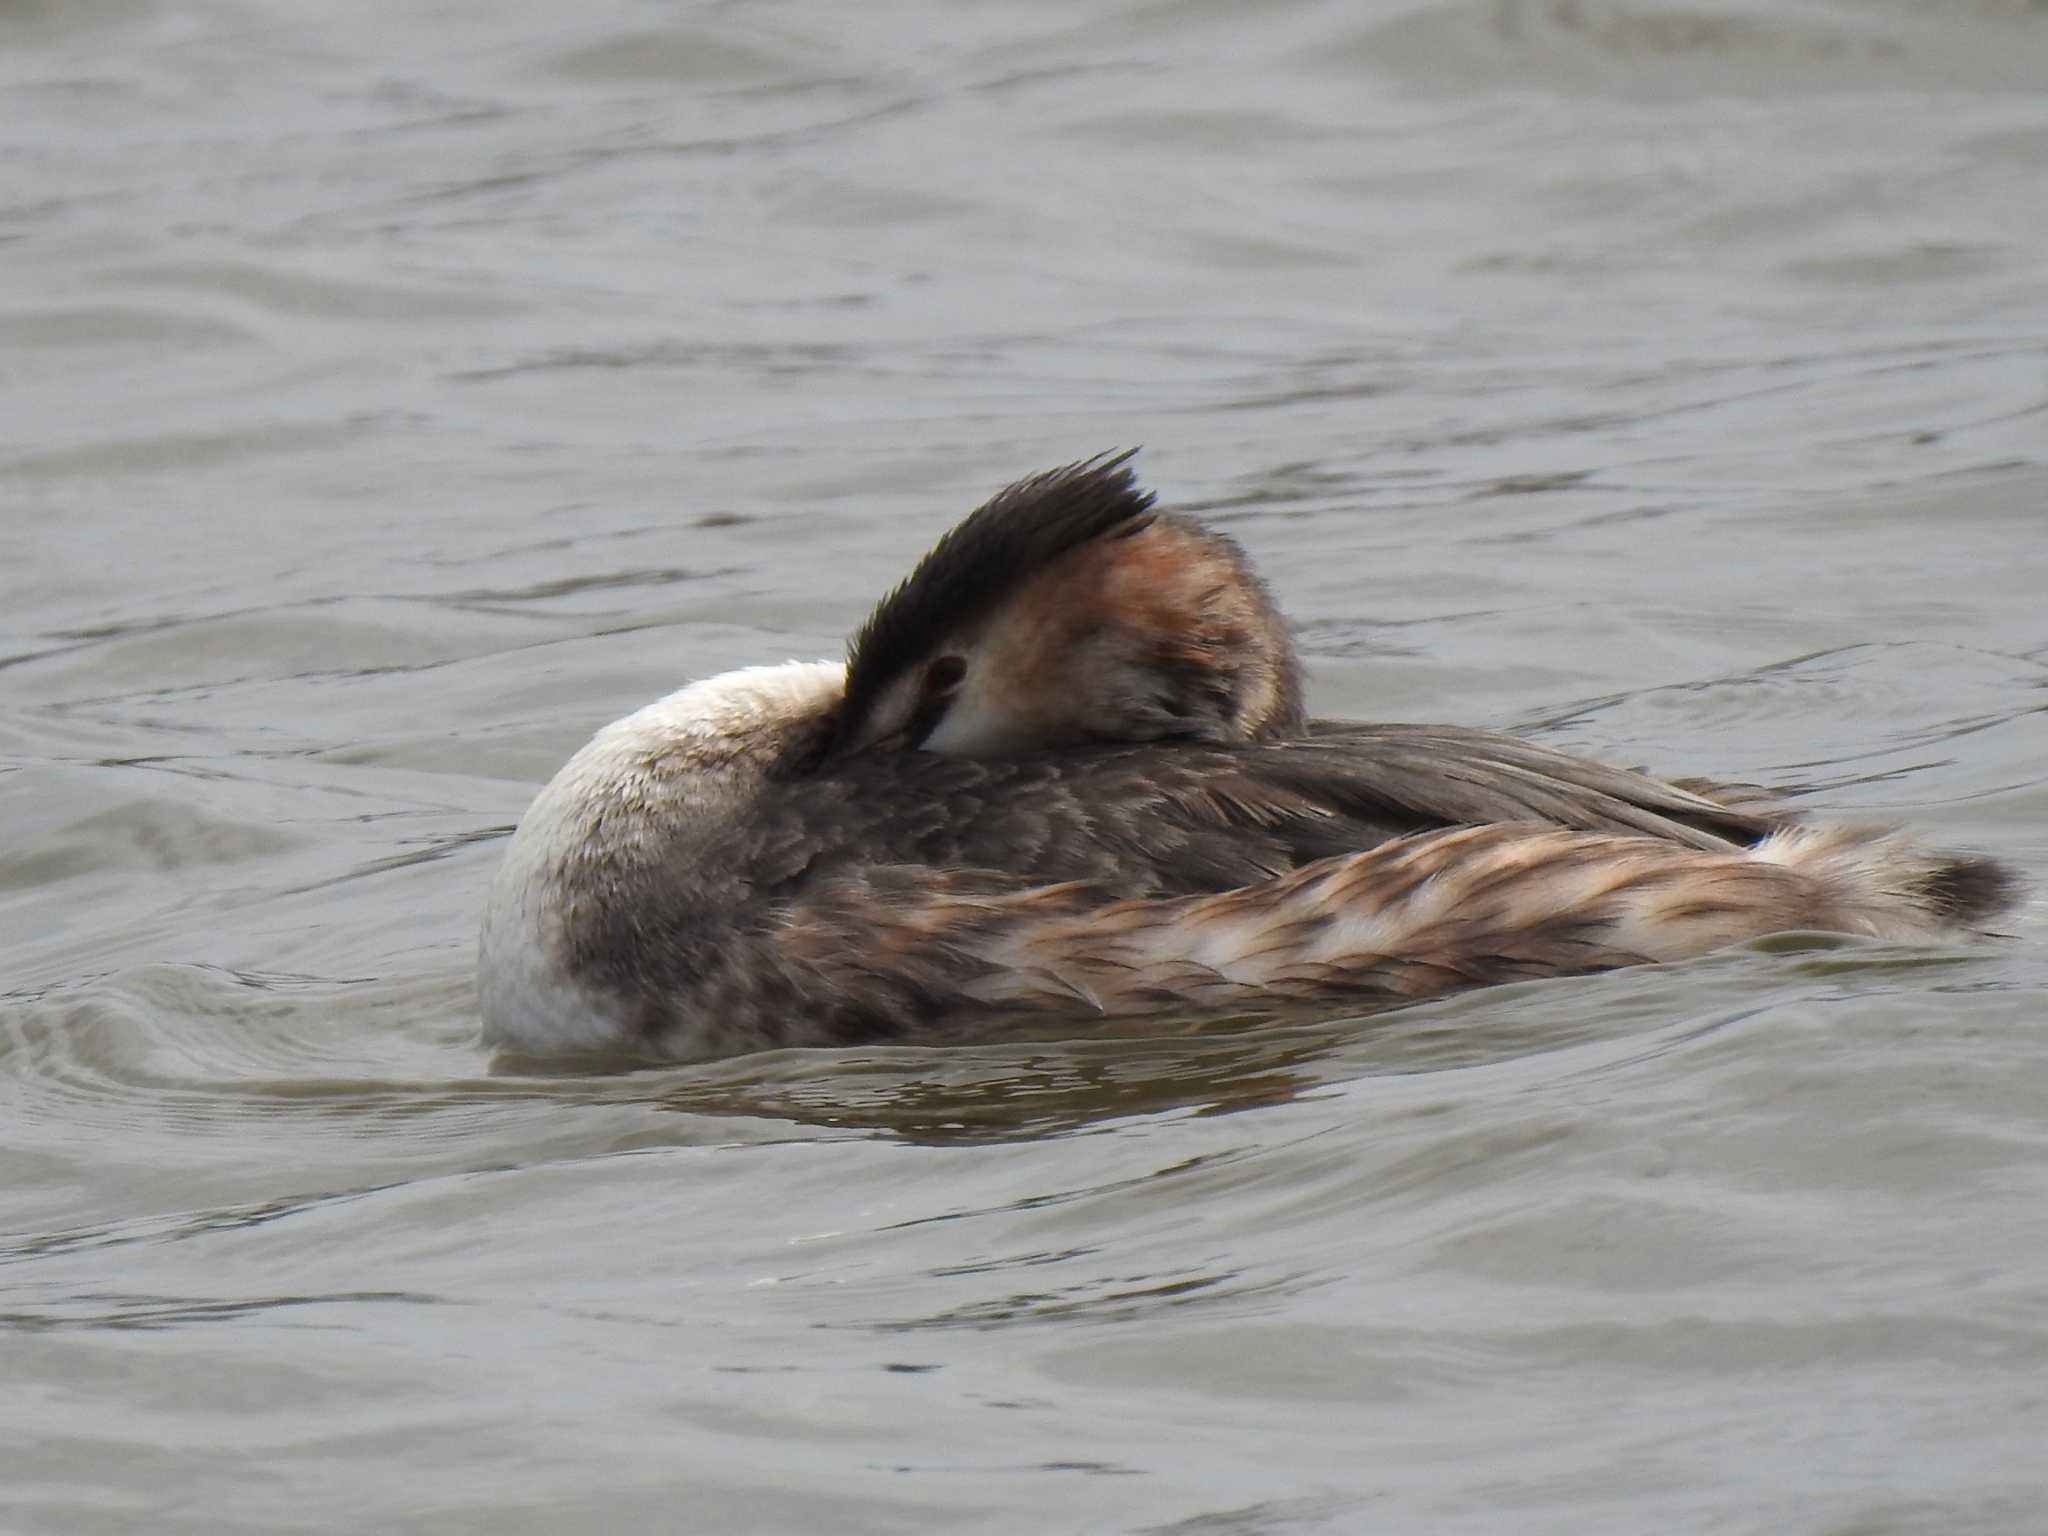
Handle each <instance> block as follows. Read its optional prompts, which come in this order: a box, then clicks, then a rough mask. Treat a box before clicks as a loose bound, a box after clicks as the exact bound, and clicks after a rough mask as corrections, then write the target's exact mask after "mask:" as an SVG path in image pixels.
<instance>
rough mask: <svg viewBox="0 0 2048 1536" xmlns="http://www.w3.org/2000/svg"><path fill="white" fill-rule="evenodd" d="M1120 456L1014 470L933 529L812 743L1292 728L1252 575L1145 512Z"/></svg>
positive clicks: (1175, 524) (1143, 496) (1298, 710)
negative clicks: (1023, 473)
mask: <svg viewBox="0 0 2048 1536" xmlns="http://www.w3.org/2000/svg"><path fill="white" fill-rule="evenodd" d="M1130 458H1131V454H1130V453H1128V452H1126V453H1120V454H1117V455H1115V456H1114V457H1110V458H1098V459H1089V460H1086V461H1084V462H1082V463H1079V464H1072V465H1069V466H1067V467H1066V468H1064V469H1056V470H1053V471H1050V472H1049V473H1047V474H1042V475H1037V476H1034V477H1033V478H1031V479H1028V480H1020V481H1018V482H1017V483H1016V484H1015V485H1012V486H1010V487H1009V488H1008V489H1006V490H1004V491H1001V492H999V493H998V494H997V495H996V496H995V497H994V498H993V499H991V500H990V501H989V502H987V503H986V504H985V505H983V506H982V507H980V508H979V509H977V510H976V511H974V512H972V513H970V514H969V515H968V516H967V518H966V519H964V520H963V521H962V522H960V523H959V524H958V525H956V526H955V527H954V528H953V529H952V530H951V531H950V532H948V533H947V534H946V535H945V536H944V537H943V538H941V539H940V540H939V542H938V543H937V544H936V545H934V546H933V547H932V550H931V552H930V553H929V554H927V555H926V556H925V557H924V559H923V560H921V561H920V562H919V563H918V565H917V568H916V569H915V570H914V571H912V572H911V574H910V576H909V578H908V579H907V580H906V581H904V583H903V584H902V585H901V586H899V587H898V588H897V589H896V590H895V591H894V592H892V593H890V594H889V596H887V597H886V598H884V599H883V600H882V601H881V603H880V604H879V605H878V606H877V607H876V608H875V610H874V612H873V613H872V614H871V615H870V616H869V617H868V620H867V622H866V623H865V624H864V625H862V626H861V628H860V630H859V632H858V633H857V634H855V636H854V638H853V642H852V645H851V647H850V648H849V652H848V658H847V668H846V694H845V698H844V701H843V703H842V706H841V709H840V713H839V719H838V724H837V730H836V732H835V738H834V740H833V742H832V744H831V746H830V747H829V748H828V750H829V751H831V752H834V753H838V752H858V751H863V750H866V749H868V748H872V747H877V746H884V747H889V746H893V747H902V748H916V749H922V750H924V751H927V752H940V753H950V754H953V755H957V756H963V757H980V756H991V755H995V754H998V753H1004V752H1015V751H1022V750H1026V749H1032V748H1056V747H1062V746H1073V745H1079V744H1083V743H1087V742H1140V741H1160V740H1167V739H1182V740H1193V741H1211V742H1236V741H1254V740H1259V739H1262V738H1268V737H1277V736H1288V735H1297V734H1299V733H1300V732H1301V731H1302V729H1303V722H1304V716H1303V712H1302V702H1301V673H1300V667H1299V664H1298V663H1297V662H1296V660H1295V655H1294V647H1293V643H1292V642H1291V640H1290V639H1289V637H1288V634H1287V626H1286V623H1285V621H1284V620H1283V619H1282V618H1281V617H1280V613H1279V610H1278V609H1277V608H1276V607H1275V606H1274V604H1273V601H1272V598H1271V597H1270V596H1269V595H1268V593H1267V591H1266V588H1265V585H1264V584H1263V583H1262V582H1261V581H1260V580H1259V579H1258V577H1257V576H1256V575H1254V574H1253V572H1252V569H1251V566H1250V565H1249V563H1248V562H1247V561H1246V559H1245V557H1244V553H1243V551H1241V550H1240V549H1239V548H1238V547H1237V545H1236V544H1234V543H1233V542H1232V541H1231V540H1229V539H1228V538H1225V537H1224V536H1223V535H1221V534H1217V533H1212V532H1210V531H1209V530H1208V529H1206V528H1203V527H1202V526H1201V525H1200V524H1198V523H1196V522H1194V521H1193V520H1191V519H1188V518H1184V517H1179V516H1176V515H1174V514H1171V513H1164V512H1160V511H1157V510H1155V509H1154V507H1153V505H1152V497H1151V495H1150V494H1149V493H1148V492H1145V491H1142V490H1140V489H1139V488H1138V486H1137V484H1136V481H1135V479H1134V478H1133V476H1132V473H1131V470H1130V467H1129V461H1130Z"/></svg>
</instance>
